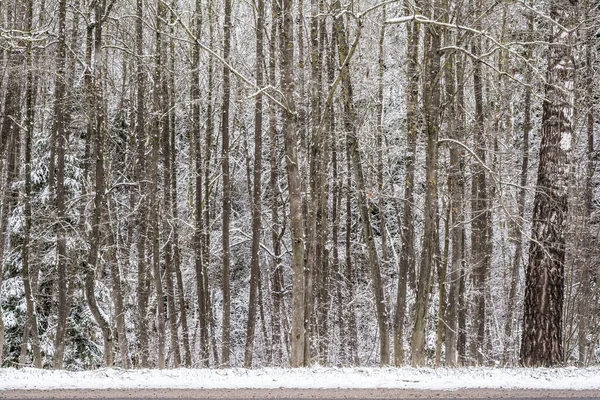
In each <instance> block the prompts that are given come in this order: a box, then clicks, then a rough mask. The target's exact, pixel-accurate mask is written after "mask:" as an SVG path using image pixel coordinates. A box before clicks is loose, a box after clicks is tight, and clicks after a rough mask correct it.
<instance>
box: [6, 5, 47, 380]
mask: <svg viewBox="0 0 600 400" xmlns="http://www.w3.org/2000/svg"><path fill="white" fill-rule="evenodd" d="M32 25H33V1H31V0H29V1H27V27H26V31H28V32H31V30H32ZM33 63H34V57H33V45H32V43H31V42H30V43H28V44H27V82H26V88H25V124H24V125H25V198H24V202H25V206H24V210H23V214H24V217H25V224H24V227H23V244H22V247H21V260H22V261H21V263H22V266H23V268H22V271H21V273H22V276H23V288H24V291H25V305H26V307H27V322H26V326H25V330H26V331H28V332H29V334H31V345H32V346H31V347H32V350H33V366H34V367H35V368H42V356H41V351H40V336H39V330H38V321H37V308H36V300H35V297H34V291H33V290H32V279H31V273H30V267H29V254H30V252H31V251H30V248H29V247H30V243H31V225H32V221H31V143H32V138H33V129H34V125H35V109H34V105H35V96H36V88H37V85H36V84H35V82H34V79H33V70H32V69H33ZM1 270H2V268H1V267H0V271H1ZM1 280H2V279H1V278H0V281H1ZM0 312H1V311H0ZM28 336H29V335H24V337H23V338H24V341H23V346H24V348H25V349H26V348H27V341H28ZM25 354H26V353H25ZM0 359H1V356H0ZM25 361H26V360H25V358H23V359H20V360H19V362H20V363H21V364H22V365H24V364H25Z"/></svg>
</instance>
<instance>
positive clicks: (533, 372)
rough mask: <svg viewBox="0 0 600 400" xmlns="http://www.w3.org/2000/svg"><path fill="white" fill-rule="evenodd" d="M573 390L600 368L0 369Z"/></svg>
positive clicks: (117, 383) (53, 380)
mask: <svg viewBox="0 0 600 400" xmlns="http://www.w3.org/2000/svg"><path fill="white" fill-rule="evenodd" d="M69 388H72V389H104V388H106V389H108V388H111V389H136V388H148V389H170V388H173V389H200V388H204V389H241V388H247V389H274V388H298V389H308V388H314V389H337V388H340V389H359V388H364V389H373V388H392V389H432V390H456V389H460V388H490V389H498V388H505V389H570V390H596V389H598V390H600V368H598V367H593V368H553V369H549V368H536V369H527V368H507V369H499V368H436V369H432V368H409V367H404V368H325V367H313V368H301V369H283V368H262V369H251V370H249V369H241V368H232V369H210V370H209V369H174V370H162V371H159V370H121V369H100V370H95V371H84V372H67V371H47V370H38V369H34V368H24V369H18V370H17V369H14V368H7V369H0V390H9V389H69Z"/></svg>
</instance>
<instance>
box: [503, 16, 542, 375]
mask: <svg viewBox="0 0 600 400" xmlns="http://www.w3.org/2000/svg"><path fill="white" fill-rule="evenodd" d="M527 26H528V33H529V35H530V36H529V37H533V33H534V30H533V15H530V16H529V17H528V18H527ZM532 56H533V47H532V46H529V47H528V48H527V53H526V55H525V57H527V59H528V60H529V59H531V58H532ZM526 77H527V78H526V79H527V82H531V80H532V76H531V72H530V71H529V70H528V71H527V73H526ZM531 125H532V124H531V90H529V89H526V90H525V99H524V103H523V148H522V155H521V178H520V182H519V183H520V185H521V189H520V190H519V197H518V199H517V213H518V216H517V218H518V221H524V220H525V199H526V195H527V187H526V186H527V171H528V170H529V133H530V132H531ZM512 262H513V263H512V270H511V277H510V290H509V294H508V304H507V310H506V321H505V323H504V337H505V341H504V352H503V356H502V364H506V363H507V362H509V360H510V359H509V357H510V351H511V350H512V349H511V346H510V345H511V343H513V342H514V338H513V324H514V321H513V319H514V317H513V315H514V311H515V303H516V296H517V288H518V284H519V270H520V269H521V263H522V262H523V230H522V228H521V227H520V226H519V225H517V226H516V237H515V253H514V256H513V260H512ZM513 346H514V344H513ZM513 349H514V347H513Z"/></svg>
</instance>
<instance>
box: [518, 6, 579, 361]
mask: <svg viewBox="0 0 600 400" xmlns="http://www.w3.org/2000/svg"><path fill="white" fill-rule="evenodd" d="M575 8H576V7H575V4H574V3H573V2H572V1H567V0H560V1H554V2H552V3H551V7H550V17H551V18H552V20H553V21H555V22H557V24H552V25H551V26H550V36H549V38H548V42H549V43H550V44H552V45H551V46H550V49H549V50H548V70H547V74H546V85H545V101H544V103H543V113H542V141H541V144H540V161H539V167H538V180H537V185H536V188H537V190H536V194H535V199H534V209H533V220H532V240H531V242H530V248H529V264H528V266H527V271H526V274H525V285H526V286H525V310H524V317H523V337H522V342H521V352H520V361H521V363H522V364H523V365H524V366H546V367H550V366H554V365H560V364H562V363H563V362H564V359H563V357H564V354H563V332H562V330H563V325H562V311H563V297H564V291H563V290H564V289H563V288H564V266H565V236H564V233H565V228H566V227H565V222H566V214H567V190H568V189H567V188H568V185H567V173H568V172H567V171H568V161H569V160H568V153H569V150H570V147H571V140H572V135H573V101H574V95H573V87H574V73H573V72H574V65H573V59H572V52H573V50H572V48H573V47H572V46H573V40H574V35H575V34H574V33H573V31H564V30H562V28H561V27H566V28H567V29H571V28H572V27H574V26H575V25H576V23H577V21H576V17H575V15H576V14H575ZM559 26H560V27H559Z"/></svg>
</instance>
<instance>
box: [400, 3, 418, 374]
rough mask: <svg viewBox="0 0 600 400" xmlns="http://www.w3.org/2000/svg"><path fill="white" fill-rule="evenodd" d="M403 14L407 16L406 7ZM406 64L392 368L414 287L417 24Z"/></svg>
mask: <svg viewBox="0 0 600 400" xmlns="http://www.w3.org/2000/svg"><path fill="white" fill-rule="evenodd" d="M405 11H407V12H409V11H410V10H408V7H405ZM407 29H408V49H407V53H408V56H407V58H408V60H407V71H406V74H407V77H408V86H407V88H406V127H407V131H406V136H407V139H406V141H407V149H406V153H405V155H404V165H405V166H406V174H405V178H404V210H403V214H402V226H401V227H400V232H401V236H400V239H401V243H402V244H401V246H402V252H401V253H400V262H399V266H398V270H399V271H398V292H397V296H396V314H395V316H394V364H395V365H396V366H398V367H399V366H401V365H403V364H404V358H405V357H404V320H405V319H406V289H407V285H408V284H410V287H411V288H413V289H414V287H415V226H414V211H413V207H414V186H415V155H416V152H417V135H418V125H417V123H418V121H417V120H418V117H417V112H418V110H417V109H418V105H419V70H418V66H419V42H420V38H421V33H420V24H418V23H412V24H410V25H407Z"/></svg>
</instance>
